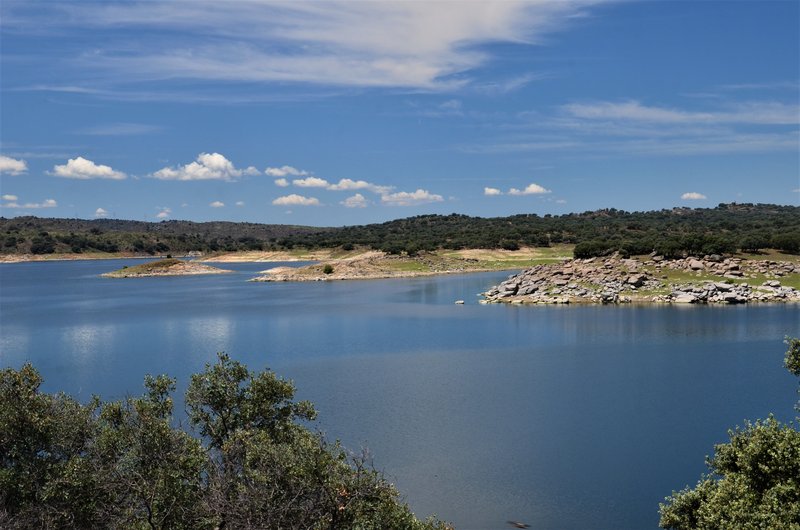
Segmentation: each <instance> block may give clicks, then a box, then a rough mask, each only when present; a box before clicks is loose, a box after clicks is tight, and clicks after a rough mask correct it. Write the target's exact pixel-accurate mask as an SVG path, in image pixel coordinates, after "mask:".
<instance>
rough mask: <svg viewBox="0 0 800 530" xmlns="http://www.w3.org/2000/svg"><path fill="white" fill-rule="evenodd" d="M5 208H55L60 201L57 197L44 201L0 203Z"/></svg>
mask: <svg viewBox="0 0 800 530" xmlns="http://www.w3.org/2000/svg"><path fill="white" fill-rule="evenodd" d="M0 206H2V207H3V208H12V209H16V208H20V209H23V210H37V209H39V208H55V207H57V206H58V203H57V202H56V200H55V199H45V200H44V201H43V202H26V203H24V204H18V203H16V202H9V203H7V204H2V205H0Z"/></svg>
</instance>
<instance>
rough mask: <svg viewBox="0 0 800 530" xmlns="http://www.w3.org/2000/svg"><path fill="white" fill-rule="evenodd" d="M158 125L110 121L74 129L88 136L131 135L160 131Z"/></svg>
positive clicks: (160, 128)
mask: <svg viewBox="0 0 800 530" xmlns="http://www.w3.org/2000/svg"><path fill="white" fill-rule="evenodd" d="M162 129H163V128H162V127H161V126H159V125H147V124H144V123H111V124H106V125H95V126H94V127H86V128H84V129H80V130H78V131H76V132H77V133H78V134H86V135H90V136H132V135H138V134H152V133H156V132H159V131H161V130H162Z"/></svg>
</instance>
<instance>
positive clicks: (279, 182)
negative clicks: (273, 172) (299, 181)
mask: <svg viewBox="0 0 800 530" xmlns="http://www.w3.org/2000/svg"><path fill="white" fill-rule="evenodd" d="M275 185H276V186H280V187H281V188H285V187H286V186H288V185H289V181H288V180H286V179H277V180H276V181H275Z"/></svg>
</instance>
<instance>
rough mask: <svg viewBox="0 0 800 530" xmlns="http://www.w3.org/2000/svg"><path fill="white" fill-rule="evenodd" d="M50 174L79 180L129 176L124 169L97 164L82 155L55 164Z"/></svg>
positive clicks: (120, 178) (115, 178)
mask: <svg viewBox="0 0 800 530" xmlns="http://www.w3.org/2000/svg"><path fill="white" fill-rule="evenodd" d="M49 174H50V175H53V176H56V177H62V178H66V179H77V180H91V179H108V180H125V179H126V178H128V175H126V174H125V173H123V172H122V171H115V170H114V169H112V168H111V167H110V166H105V165H103V164H95V163H94V162H92V161H91V160H87V159H86V158H83V157H82V156H79V157H77V158H70V159H69V160H67V163H66V164H62V165H57V166H53V171H51V172H49Z"/></svg>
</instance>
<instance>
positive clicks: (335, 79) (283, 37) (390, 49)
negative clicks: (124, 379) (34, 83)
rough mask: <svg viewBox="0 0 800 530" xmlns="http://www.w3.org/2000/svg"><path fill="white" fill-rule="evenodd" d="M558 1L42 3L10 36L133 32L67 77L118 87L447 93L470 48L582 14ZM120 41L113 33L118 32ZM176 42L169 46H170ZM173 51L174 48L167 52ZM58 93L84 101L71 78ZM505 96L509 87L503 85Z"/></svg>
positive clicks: (468, 63) (578, 1)
mask: <svg viewBox="0 0 800 530" xmlns="http://www.w3.org/2000/svg"><path fill="white" fill-rule="evenodd" d="M595 3H598V0H572V1H569V2H528V1H523V0H507V1H504V2H492V3H486V2H465V3H461V4H458V7H457V8H454V5H453V4H452V3H450V2H350V1H345V0H331V1H327V2H313V3H311V2H308V3H307V2H292V3H281V2H275V3H273V2H260V1H259V2H255V1H253V2H224V3H217V2H191V3H189V2H179V3H175V2H170V1H166V0H161V1H156V0H153V1H148V2H126V3H114V4H94V3H92V4H85V3H82V2H75V3H62V4H53V5H52V9H51V10H50V11H49V12H48V13H47V15H49V16H46V15H42V13H41V12H37V13H38V16H35V17H34V16H27V13H28V11H26V10H25V9H23V8H19V9H15V8H16V7H17V6H15V5H13V4H12V5H11V6H10V7H9V8H8V9H7V11H6V13H5V15H6V18H7V19H8V21H7V22H6V24H7V25H9V26H11V27H12V28H13V29H15V30H17V31H24V30H26V29H28V30H30V31H37V32H46V31H48V30H54V29H58V30H60V31H61V32H66V33H69V32H70V31H73V32H78V31H82V30H83V31H85V30H89V31H91V30H94V29H98V28H99V29H105V28H118V29H120V30H125V29H133V28H135V29H137V31H140V32H146V33H147V34H148V38H147V39H144V40H142V41H140V42H138V43H137V47H138V48H139V50H140V52H139V53H136V54H131V53H130V52H129V48H130V47H126V46H124V45H123V43H124V41H121V40H120V41H117V40H116V39H117V38H119V39H122V38H123V37H122V36H120V37H116V35H114V34H111V33H105V34H104V35H106V36H109V37H110V39H111V42H109V43H106V44H105V45H104V46H103V47H102V48H100V50H102V51H97V50H91V53H88V50H87V53H86V55H84V56H82V57H80V58H76V59H75V60H74V61H72V62H71V64H70V66H72V67H75V66H79V67H81V69H85V70H89V71H95V72H96V71H97V70H101V71H103V72H105V73H106V74H107V75H108V76H109V77H111V76H117V77H118V78H119V79H120V80H122V81H141V80H156V79H176V78H183V79H195V80H197V79H201V80H220V81H246V82H252V81H256V82H280V83H287V82H288V83H306V84H316V85H328V86H330V85H339V86H350V87H399V88H412V89H424V90H447V89H452V88H457V87H460V86H464V85H466V84H468V83H469V82H470V80H469V79H468V78H467V77H465V74H466V73H468V72H470V71H471V70H474V69H476V68H477V67H479V66H482V65H484V64H486V63H487V62H488V61H489V60H490V59H491V56H490V54H489V52H488V51H487V50H485V49H484V50H483V51H482V50H481V46H483V45H485V44H488V43H497V42H511V43H524V44H527V45H532V44H537V43H539V42H540V41H541V40H542V39H543V38H544V37H545V36H546V35H548V34H549V33H551V32H554V31H557V30H559V29H560V28H562V27H563V26H565V25H566V24H568V23H569V22H570V20H571V19H572V18H573V17H575V16H576V15H577V14H579V13H581V11H582V10H583V9H584V7H585V6H586V5H590V4H595ZM118 33H119V34H120V35H124V34H125V32H124V31H119V32H118ZM176 37H179V38H176ZM176 42H177V44H176ZM63 85H64V87H73V88H74V89H75V90H76V91H80V90H84V89H83V87H82V86H81V84H80V83H77V82H75V80H73V79H68V80H66V81H65V82H64V84H63ZM511 85H513V83H511Z"/></svg>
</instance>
